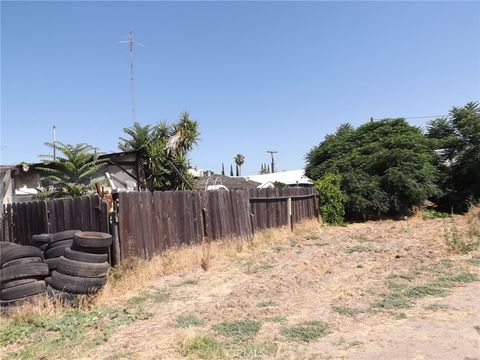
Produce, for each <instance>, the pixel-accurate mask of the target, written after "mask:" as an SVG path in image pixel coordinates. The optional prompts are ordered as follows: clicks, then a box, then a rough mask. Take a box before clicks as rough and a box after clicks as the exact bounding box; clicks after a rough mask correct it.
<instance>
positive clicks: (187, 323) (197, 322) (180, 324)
mask: <svg viewBox="0 0 480 360" xmlns="http://www.w3.org/2000/svg"><path fill="white" fill-rule="evenodd" d="M201 325H203V320H202V319H199V318H198V317H197V316H195V315H192V314H189V315H179V316H177V319H176V325H175V326H176V327H177V328H181V329H185V328H188V327H191V326H201Z"/></svg>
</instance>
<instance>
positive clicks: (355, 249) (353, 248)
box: [345, 245, 370, 254]
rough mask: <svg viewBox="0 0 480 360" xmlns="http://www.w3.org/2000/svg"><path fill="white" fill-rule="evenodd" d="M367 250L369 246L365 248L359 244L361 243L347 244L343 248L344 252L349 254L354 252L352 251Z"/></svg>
mask: <svg viewBox="0 0 480 360" xmlns="http://www.w3.org/2000/svg"><path fill="white" fill-rule="evenodd" d="M368 251H370V249H369V248H367V247H365V246H361V245H355V246H349V247H347V248H346V249H345V252H346V253H347V254H351V253H354V252H368Z"/></svg>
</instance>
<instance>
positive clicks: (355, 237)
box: [352, 236, 370, 243]
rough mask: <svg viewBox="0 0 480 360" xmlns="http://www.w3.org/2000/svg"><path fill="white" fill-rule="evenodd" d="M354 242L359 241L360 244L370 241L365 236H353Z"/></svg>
mask: <svg viewBox="0 0 480 360" xmlns="http://www.w3.org/2000/svg"><path fill="white" fill-rule="evenodd" d="M352 239H353V240H357V241H358V242H359V243H365V242H369V241H370V240H369V239H368V238H367V237H365V236H353V237H352Z"/></svg>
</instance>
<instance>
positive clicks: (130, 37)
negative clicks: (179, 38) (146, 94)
mask: <svg viewBox="0 0 480 360" xmlns="http://www.w3.org/2000/svg"><path fill="white" fill-rule="evenodd" d="M120 44H127V45H128V62H129V64H130V90H131V96H132V118H133V122H136V121H137V116H136V109H135V86H134V81H133V44H136V45H139V46H141V47H143V48H144V47H146V46H145V45H143V44H141V43H139V42H137V41H135V40H133V32H132V31H130V32H129V33H128V36H127V40H124V41H120Z"/></svg>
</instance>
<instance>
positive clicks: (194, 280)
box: [173, 279, 198, 287]
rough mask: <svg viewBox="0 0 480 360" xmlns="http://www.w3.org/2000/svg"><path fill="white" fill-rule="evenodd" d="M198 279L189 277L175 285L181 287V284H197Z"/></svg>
mask: <svg viewBox="0 0 480 360" xmlns="http://www.w3.org/2000/svg"><path fill="white" fill-rule="evenodd" d="M197 284H198V280H197V279H187V280H184V281H182V282H180V283H178V284H176V285H173V286H174V287H180V286H186V285H197Z"/></svg>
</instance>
